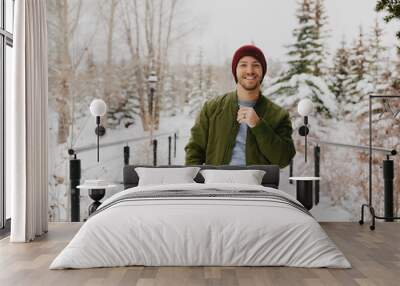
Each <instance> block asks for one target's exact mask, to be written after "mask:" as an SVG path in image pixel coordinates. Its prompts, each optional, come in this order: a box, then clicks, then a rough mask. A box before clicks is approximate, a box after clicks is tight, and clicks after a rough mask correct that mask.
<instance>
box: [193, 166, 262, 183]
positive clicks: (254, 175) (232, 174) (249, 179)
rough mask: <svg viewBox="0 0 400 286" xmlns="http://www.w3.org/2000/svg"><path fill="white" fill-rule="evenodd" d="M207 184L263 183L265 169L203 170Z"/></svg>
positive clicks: (201, 172) (202, 173)
mask: <svg viewBox="0 0 400 286" xmlns="http://www.w3.org/2000/svg"><path fill="white" fill-rule="evenodd" d="M200 174H201V175H202V176H203V177H204V183H205V184H212V183H234V184H246V185H261V182H262V179H263V177H264V175H265V171H261V170H201V171H200Z"/></svg>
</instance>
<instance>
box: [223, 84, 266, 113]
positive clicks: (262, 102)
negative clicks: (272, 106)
mask: <svg viewBox="0 0 400 286" xmlns="http://www.w3.org/2000/svg"><path fill="white" fill-rule="evenodd" d="M229 98H230V100H229V101H230V103H231V104H230V108H231V111H232V114H233V115H234V117H233V118H236V114H237V112H238V110H239V103H238V95H237V91H236V90H234V91H232V92H230V93H229ZM266 103H267V104H268V100H267V99H266V98H265V96H263V94H262V93H261V91H260V95H259V97H258V99H257V102H256V105H255V106H254V110H255V111H256V113H257V114H258V115H262V114H264V113H265V109H266V108H267V107H266V105H267V104H266Z"/></svg>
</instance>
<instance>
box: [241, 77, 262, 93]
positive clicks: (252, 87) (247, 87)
mask: <svg viewBox="0 0 400 286" xmlns="http://www.w3.org/2000/svg"><path fill="white" fill-rule="evenodd" d="M239 84H240V85H241V86H242V87H243V88H244V89H245V90H247V91H253V90H255V89H257V88H258V87H259V81H256V82H254V84H247V83H246V80H245V79H239Z"/></svg>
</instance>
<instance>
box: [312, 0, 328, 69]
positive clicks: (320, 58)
mask: <svg viewBox="0 0 400 286" xmlns="http://www.w3.org/2000/svg"><path fill="white" fill-rule="evenodd" d="M314 22H315V28H314V29H315V31H314V43H315V52H314V54H315V56H314V61H313V62H314V67H313V74H314V75H315V76H321V75H324V74H326V73H327V66H326V63H325V60H326V58H327V57H328V55H329V54H328V52H327V49H326V43H325V41H326V39H327V38H328V37H329V35H328V30H327V26H328V16H327V15H326V11H325V6H324V1H323V0H316V1H315V6H314Z"/></svg>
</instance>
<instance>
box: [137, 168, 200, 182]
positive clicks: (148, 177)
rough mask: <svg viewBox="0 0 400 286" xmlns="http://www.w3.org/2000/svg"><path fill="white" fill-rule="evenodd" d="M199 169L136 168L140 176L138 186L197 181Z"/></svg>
mask: <svg viewBox="0 0 400 286" xmlns="http://www.w3.org/2000/svg"><path fill="white" fill-rule="evenodd" d="M199 170H200V168H199V167H184V168H142V167H138V168H135V171H136V173H137V174H138V176H139V184H138V186H150V185H166V184H187V183H195V181H194V180H193V179H194V178H195V177H196V175H197V173H198V172H199Z"/></svg>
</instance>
